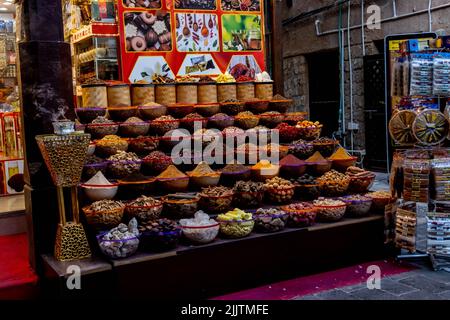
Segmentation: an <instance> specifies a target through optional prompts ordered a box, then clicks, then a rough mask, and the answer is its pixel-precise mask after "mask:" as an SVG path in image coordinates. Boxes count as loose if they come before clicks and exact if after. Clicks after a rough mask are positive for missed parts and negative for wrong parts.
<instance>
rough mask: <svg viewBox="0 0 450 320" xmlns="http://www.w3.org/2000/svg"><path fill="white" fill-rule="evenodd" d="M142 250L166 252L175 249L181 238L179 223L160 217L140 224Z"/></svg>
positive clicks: (140, 245) (140, 246)
mask: <svg viewBox="0 0 450 320" xmlns="http://www.w3.org/2000/svg"><path fill="white" fill-rule="evenodd" d="M139 232H140V239H139V241H140V244H139V248H140V250H142V251H144V252H164V251H169V250H172V249H175V248H176V247H177V245H178V242H179V240H180V238H181V229H180V226H179V225H178V223H176V222H175V221H173V220H169V219H158V220H154V221H150V222H148V223H145V224H142V225H141V226H139Z"/></svg>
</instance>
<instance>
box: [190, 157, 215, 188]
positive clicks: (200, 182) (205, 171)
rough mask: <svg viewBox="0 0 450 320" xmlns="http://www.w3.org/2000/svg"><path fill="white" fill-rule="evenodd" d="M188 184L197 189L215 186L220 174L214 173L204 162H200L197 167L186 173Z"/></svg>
mask: <svg viewBox="0 0 450 320" xmlns="http://www.w3.org/2000/svg"><path fill="white" fill-rule="evenodd" d="M187 175H188V176H189V178H190V183H191V184H192V185H193V186H194V187H197V188H204V187H209V186H216V185H217V184H218V183H219V181H220V172H216V171H214V170H213V169H211V167H210V166H209V165H208V163H206V162H205V161H202V162H200V163H199V164H198V165H197V167H196V168H195V169H194V170H193V171H190V172H187Z"/></svg>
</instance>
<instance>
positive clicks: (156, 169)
mask: <svg viewBox="0 0 450 320" xmlns="http://www.w3.org/2000/svg"><path fill="white" fill-rule="evenodd" d="M170 165H173V162H172V158H171V157H170V156H168V155H166V154H165V153H164V152H161V151H153V152H151V153H150V154H148V155H147V156H146V157H144V158H142V172H143V173H144V174H148V175H158V174H160V173H161V172H163V171H164V170H166V169H167V168H168V167H169V166H170Z"/></svg>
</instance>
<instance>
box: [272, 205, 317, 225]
mask: <svg viewBox="0 0 450 320" xmlns="http://www.w3.org/2000/svg"><path fill="white" fill-rule="evenodd" d="M281 209H282V210H283V211H284V212H286V213H287V214H288V219H287V220H288V226H289V227H291V228H306V227H310V226H312V225H314V223H315V222H316V217H317V209H316V207H315V206H314V205H313V204H312V203H308V202H298V203H292V204H290V205H287V206H284V207H281Z"/></svg>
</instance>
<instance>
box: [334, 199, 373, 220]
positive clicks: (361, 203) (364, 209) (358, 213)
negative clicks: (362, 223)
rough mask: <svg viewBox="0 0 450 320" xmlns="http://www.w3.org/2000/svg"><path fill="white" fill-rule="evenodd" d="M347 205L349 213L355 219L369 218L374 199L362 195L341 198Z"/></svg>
mask: <svg viewBox="0 0 450 320" xmlns="http://www.w3.org/2000/svg"><path fill="white" fill-rule="evenodd" d="M340 200H342V201H344V202H345V203H346V204H347V213H348V214H349V215H350V216H353V217H363V216H367V215H368V214H369V212H370V208H371V207H372V198H369V197H365V196H361V195H357V194H355V195H350V196H346V197H342V198H340Z"/></svg>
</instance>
